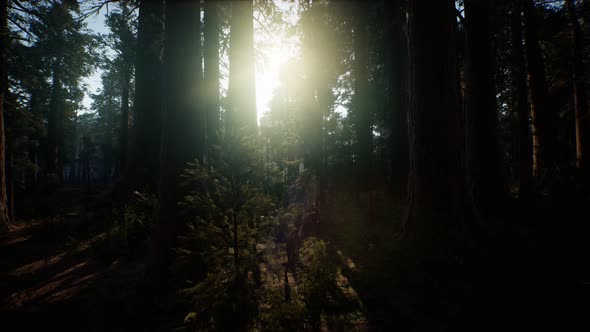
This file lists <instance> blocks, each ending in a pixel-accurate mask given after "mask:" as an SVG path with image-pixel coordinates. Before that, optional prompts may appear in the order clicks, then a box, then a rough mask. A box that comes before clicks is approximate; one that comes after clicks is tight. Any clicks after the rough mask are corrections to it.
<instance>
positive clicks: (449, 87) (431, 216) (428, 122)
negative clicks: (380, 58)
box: [405, 0, 467, 250]
mask: <svg viewBox="0 0 590 332" xmlns="http://www.w3.org/2000/svg"><path fill="white" fill-rule="evenodd" d="M454 21H455V7H454V1H452V0H446V1H441V0H432V1H422V0H420V1H410V2H409V21H408V23H409V50H410V112H409V140H410V179H409V186H408V197H409V206H408V211H407V216H406V220H405V233H406V236H407V237H408V238H409V240H410V241H411V242H413V243H414V244H415V245H417V246H424V247H428V248H431V249H432V250H437V249H434V248H437V244H441V242H442V241H444V242H445V244H444V246H442V247H439V248H449V249H450V248H451V247H453V245H451V244H450V242H451V240H450V237H453V238H456V237H460V236H461V235H462V232H463V228H464V222H465V216H466V213H465V206H466V200H465V198H466V197H467V195H466V192H465V176H464V167H463V165H462V154H463V151H464V150H463V147H462V145H461V141H462V139H461V136H462V133H461V130H460V122H461V119H460V118H461V112H460V107H459V98H458V93H457V90H456V89H457V86H458V84H457V81H458V77H457V64H456V61H457V57H456V51H455V48H456V46H455V45H456V44H455V22H454Z"/></svg>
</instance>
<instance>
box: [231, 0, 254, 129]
mask: <svg viewBox="0 0 590 332" xmlns="http://www.w3.org/2000/svg"><path fill="white" fill-rule="evenodd" d="M231 8H232V10H231V12H232V15H231V20H230V39H229V86H228V99H229V105H230V106H229V110H228V115H227V116H228V119H227V121H228V123H227V124H226V133H227V134H229V135H237V134H238V133H239V132H241V131H242V130H245V133H247V134H253V135H255V134H257V133H258V126H257V121H258V120H257V115H256V84H255V82H256V80H255V74H254V21H253V19H254V18H253V10H254V7H253V2H252V0H243V1H232V2H231Z"/></svg>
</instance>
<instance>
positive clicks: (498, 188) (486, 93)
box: [464, 0, 508, 215]
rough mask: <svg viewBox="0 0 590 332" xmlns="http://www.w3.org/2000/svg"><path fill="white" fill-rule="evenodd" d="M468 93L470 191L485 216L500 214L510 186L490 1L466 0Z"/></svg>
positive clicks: (466, 79)
mask: <svg viewBox="0 0 590 332" xmlns="http://www.w3.org/2000/svg"><path fill="white" fill-rule="evenodd" d="M464 3H465V58H464V59H465V60H464V71H465V94H464V113H465V131H466V139H465V143H466V163H467V165H466V169H467V188H468V190H469V191H470V195H471V197H472V198H473V200H474V203H475V207H476V208H477V209H478V211H479V212H481V213H482V214H483V215H490V214H494V213H495V212H498V206H499V205H500V206H501V205H502V203H505V202H506V199H507V198H508V187H507V184H506V182H505V179H504V177H503V176H502V175H503V173H504V171H503V169H502V164H503V163H502V162H501V154H500V148H499V145H498V137H497V131H498V110H497V107H496V85H495V81H494V68H495V63H494V53H493V50H492V45H491V40H492V39H491V33H490V19H491V11H490V9H491V2H490V1H489V0H465V2H464Z"/></svg>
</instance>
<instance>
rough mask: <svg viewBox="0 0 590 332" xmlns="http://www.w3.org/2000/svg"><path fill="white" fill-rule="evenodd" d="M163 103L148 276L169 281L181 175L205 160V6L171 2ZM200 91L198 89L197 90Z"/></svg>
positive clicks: (179, 219)
mask: <svg viewBox="0 0 590 332" xmlns="http://www.w3.org/2000/svg"><path fill="white" fill-rule="evenodd" d="M165 17H166V31H165V37H164V79H165V85H164V101H165V111H164V117H163V126H162V129H163V132H162V154H161V164H160V179H159V197H158V207H157V210H156V215H155V217H156V220H155V224H154V229H153V232H152V234H153V237H152V250H151V254H150V257H149V263H148V264H149V267H148V278H149V279H150V282H152V283H155V284H158V283H159V282H162V281H164V279H165V277H166V270H167V267H168V265H169V263H170V259H171V253H172V248H173V247H174V244H175V241H176V236H177V235H178V232H179V230H180V229H181V227H182V225H183V222H184V219H183V216H182V215H181V213H180V211H179V208H178V203H179V202H180V201H181V200H182V198H183V197H184V195H183V192H182V188H181V182H182V178H181V174H182V172H183V170H184V169H185V168H186V163H187V162H189V161H192V160H193V159H194V158H198V159H201V161H202V154H203V150H204V149H203V143H204V142H203V139H202V138H203V137H204V136H205V133H204V132H203V130H202V129H203V128H202V127H201V124H202V120H203V119H204V117H203V110H202V107H201V106H200V105H199V102H200V99H201V96H200V93H199V92H200V89H201V88H202V75H203V72H202V63H201V60H202V57H201V45H200V43H201V38H200V36H201V31H200V30H201V29H200V4H199V3H191V2H185V1H183V0H176V1H167V2H166V14H165ZM195 92H196V93H195Z"/></svg>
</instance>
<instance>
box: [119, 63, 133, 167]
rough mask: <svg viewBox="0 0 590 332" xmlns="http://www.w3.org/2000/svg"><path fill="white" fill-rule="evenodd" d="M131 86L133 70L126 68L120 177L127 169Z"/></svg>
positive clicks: (122, 82) (123, 87) (122, 88)
mask: <svg viewBox="0 0 590 332" xmlns="http://www.w3.org/2000/svg"><path fill="white" fill-rule="evenodd" d="M130 85H131V68H125V69H124V72H123V74H122V75H121V121H120V124H119V128H120V129H119V130H120V131H119V166H118V172H119V174H118V175H119V176H122V175H123V173H124V172H125V169H126V167H127V153H128V141H129V89H130V88H129V86H130Z"/></svg>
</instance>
